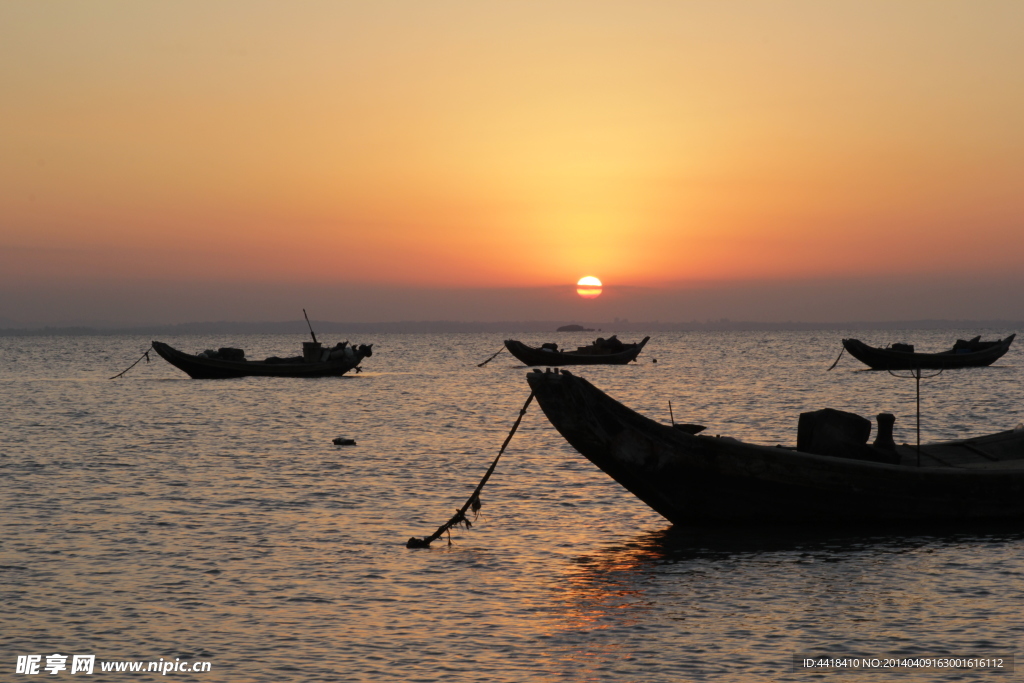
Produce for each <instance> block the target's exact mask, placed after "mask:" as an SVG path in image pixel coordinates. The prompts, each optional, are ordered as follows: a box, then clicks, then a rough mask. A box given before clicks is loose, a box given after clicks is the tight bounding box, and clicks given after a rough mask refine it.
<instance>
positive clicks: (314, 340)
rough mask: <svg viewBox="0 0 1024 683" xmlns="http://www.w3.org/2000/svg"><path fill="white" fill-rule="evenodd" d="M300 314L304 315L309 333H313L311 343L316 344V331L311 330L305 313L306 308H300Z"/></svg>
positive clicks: (311, 327)
mask: <svg viewBox="0 0 1024 683" xmlns="http://www.w3.org/2000/svg"><path fill="white" fill-rule="evenodd" d="M302 315H304V316H306V325H308V326H309V333H310V334H311V335H313V343H314V344H316V343H317V340H316V332H314V331H313V326H312V325H310V324H309V316H308V315H306V309H305V308H303V309H302Z"/></svg>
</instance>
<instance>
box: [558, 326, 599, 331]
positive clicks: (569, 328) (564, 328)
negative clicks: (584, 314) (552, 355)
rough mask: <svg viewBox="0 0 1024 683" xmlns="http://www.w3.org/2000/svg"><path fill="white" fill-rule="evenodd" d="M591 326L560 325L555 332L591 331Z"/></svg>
mask: <svg viewBox="0 0 1024 683" xmlns="http://www.w3.org/2000/svg"><path fill="white" fill-rule="evenodd" d="M593 331H594V328H593V327H583V325H562V326H561V327H559V328H558V329H557V330H555V332H593Z"/></svg>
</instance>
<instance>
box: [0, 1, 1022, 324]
mask: <svg viewBox="0 0 1024 683" xmlns="http://www.w3.org/2000/svg"><path fill="white" fill-rule="evenodd" d="M1022 24H1024V5H1021V4H1019V3H1014V2H989V3H984V4H982V5H970V6H969V5H965V4H963V3H958V2H952V1H948V0H937V1H929V2H924V1H920V2H906V3H899V4H892V3H884V2H834V3H827V4H822V3H816V2H811V1H809V0H807V1H783V2H778V3H771V4H763V3H753V2H745V1H737V2H725V3H719V2H715V3H711V2H707V3H686V4H675V3H663V2H646V3H636V4H631V5H629V6H626V5H623V4H620V3H613V2H601V1H598V2H583V1H582V0H579V1H577V0H560V1H558V2H543V3H542V2H531V1H526V2H518V3H514V4H513V3H509V4H497V5H495V4H488V5H479V4H477V3H470V2H467V1H466V0H450V1H447V2H437V3H430V4H429V5H423V4H420V3H413V2H405V1H397V2H391V3H373V4H349V3H333V2H320V1H305V2H299V3H297V4H291V5H287V6H286V5H280V4H276V3H268V2H259V1H256V2H244V3H243V2H240V1H239V0H227V1H225V2H222V3H216V4H214V5H209V4H206V3H198V2H182V3H174V4H170V5H160V4H141V5H140V4H133V3H124V2H114V1H102V0H101V1H99V2H90V3H81V4H68V5H62V6H60V8H59V10H55V9H54V7H52V6H49V5H46V4H40V3H7V4H4V5H2V6H0V87H2V88H3V91H4V93H5V97H4V99H3V101H2V103H0V152H2V153H0V327H5V326H43V325H72V324H85V325H88V324H96V323H104V324H116V325H138V324H175V323H185V322H202V321H220V320H225V321H273V320H291V319H295V318H296V317H297V316H298V313H299V312H300V311H301V309H302V308H306V309H307V310H309V311H310V312H311V314H312V315H315V317H316V318H318V319H322V320H339V321H354V322H382V321H396V320H442V319H445V320H464V321H471V320H473V321H476V320H479V321H500V320H548V319H550V320H611V319H613V318H616V317H618V318H629V319H630V320H650V321H654V320H661V321H688V320H703V319H706V318H712V319H717V318H731V319H734V320H750V321H764V322H769V321H787V320H792V321H804V322H835V321H843V320H899V319H903V320H915V319H926V318H927V319H964V320H971V319H1005V320H1024V297H1021V296H1020V294H1019V293H1020V292H1021V291H1024V268H1022V267H1021V266H1022V265H1024V229H1022V228H1024V187H1022V185H1024V181H1022V179H1024V128H1022V127H1021V126H1020V121H1021V120H1024V42H1022V41H1020V39H1019V27H1020V26H1021V25H1022ZM584 275H593V276H598V277H600V278H601V279H602V280H603V281H604V284H605V288H604V291H603V293H602V295H601V296H600V297H598V298H596V299H591V300H584V299H581V298H580V297H578V296H576V294H575V293H574V286H573V283H575V282H576V281H577V280H578V279H579V278H580V277H581V276H584Z"/></svg>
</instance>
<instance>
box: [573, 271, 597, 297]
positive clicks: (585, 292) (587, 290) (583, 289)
mask: <svg viewBox="0 0 1024 683" xmlns="http://www.w3.org/2000/svg"><path fill="white" fill-rule="evenodd" d="M602 286H603V285H602V284H601V281H600V280H598V279H597V278H596V277H593V276H591V275H588V276H586V277H581V278H580V279H579V282H577V283H576V293H577V294H579V295H580V296H581V297H583V298H584V299H596V298H597V297H599V296H601V288H602Z"/></svg>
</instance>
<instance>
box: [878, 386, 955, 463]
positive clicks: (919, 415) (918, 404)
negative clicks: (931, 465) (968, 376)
mask: <svg viewBox="0 0 1024 683" xmlns="http://www.w3.org/2000/svg"><path fill="white" fill-rule="evenodd" d="M944 369H945V368H940V369H939V371H938V372H936V373H935V374H933V375H922V374H921V368H919V367H917V368H913V369H912V370H911V371H910V374H909V375H897V374H896V373H895V372H893V371H892V370H889V374H890V375H892V376H893V377H899V378H901V379H910V378H911V377H913V378H914V383H915V384H916V385H917V466H918V467H920V466H921V377H924V378H925V379H929V378H932V377H938V376H939V375H941V374H942V371H943V370H944Z"/></svg>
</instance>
